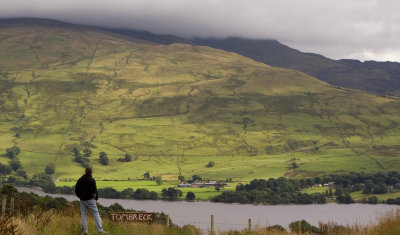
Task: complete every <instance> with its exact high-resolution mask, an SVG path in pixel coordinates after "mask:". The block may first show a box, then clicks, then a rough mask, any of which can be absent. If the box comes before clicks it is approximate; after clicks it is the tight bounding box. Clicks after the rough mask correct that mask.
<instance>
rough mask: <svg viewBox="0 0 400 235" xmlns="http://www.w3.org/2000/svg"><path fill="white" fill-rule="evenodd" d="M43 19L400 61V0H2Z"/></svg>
mask: <svg viewBox="0 0 400 235" xmlns="http://www.w3.org/2000/svg"><path fill="white" fill-rule="evenodd" d="M0 3H1V4H0V17H2V18H4V17H23V16H25V17H42V18H53V19H59V20H64V21H68V22H72V23H83V24H90V25H100V26H109V27H125V28H133V29H143V30H147V31H151V32H153V33H162V34H175V35H178V36H202V37H210V36H212V37H225V36H241V37H247V38H274V39H277V40H279V41H281V42H282V43H284V44H287V45H289V46H291V47H294V48H296V49H299V50H302V51H306V52H315V53H319V54H323V55H325V56H327V57H330V58H334V59H339V58H354V59H360V60H379V61H386V60H390V61H400V40H399V39H400V14H399V12H398V11H399V9H400V1H398V0H62V1H60V0H0Z"/></svg>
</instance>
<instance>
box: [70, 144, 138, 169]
mask: <svg viewBox="0 0 400 235" xmlns="http://www.w3.org/2000/svg"><path fill="white" fill-rule="evenodd" d="M72 152H73V155H74V156H75V158H74V161H76V162H77V163H79V164H81V165H82V166H83V167H85V168H86V167H88V166H90V159H89V157H90V156H92V150H90V149H89V148H85V149H83V151H82V152H83V155H82V154H81V152H80V150H79V148H78V147H74V148H73V150H72ZM118 161H120V162H130V161H132V155H130V154H129V153H125V155H124V157H123V158H119V159H118ZM99 162H100V164H102V165H104V166H107V165H108V164H109V159H108V156H107V153H106V152H100V153H99Z"/></svg>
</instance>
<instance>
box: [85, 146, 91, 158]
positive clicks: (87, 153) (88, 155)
mask: <svg viewBox="0 0 400 235" xmlns="http://www.w3.org/2000/svg"><path fill="white" fill-rule="evenodd" d="M83 156H84V157H90V156H92V150H90V149H88V148H85V149H84V150H83Z"/></svg>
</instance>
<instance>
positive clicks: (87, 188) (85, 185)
mask: <svg viewBox="0 0 400 235" xmlns="http://www.w3.org/2000/svg"><path fill="white" fill-rule="evenodd" d="M75 194H76V196H78V198H79V199H81V200H82V201H87V200H90V199H92V198H94V199H96V201H97V199H98V198H99V196H98V195H97V187H96V181H95V180H94V179H93V178H92V175H83V176H82V177H81V178H79V180H78V182H76V185H75ZM94 194H96V196H95V197H93V195H94Z"/></svg>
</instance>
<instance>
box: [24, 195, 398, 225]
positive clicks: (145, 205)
mask: <svg viewBox="0 0 400 235" xmlns="http://www.w3.org/2000/svg"><path fill="white" fill-rule="evenodd" d="M17 189H18V190H19V191H20V192H33V193H36V194H38V195H40V196H45V195H48V196H51V197H64V198H65V199H67V200H68V201H74V200H78V198H77V197H76V196H74V195H62V194H47V193H44V192H42V191H40V190H38V189H32V188H25V187H17ZM98 203H100V204H102V205H103V206H110V205H112V204H114V203H119V204H121V205H122V206H123V207H124V208H126V209H134V210H143V211H147V212H164V213H166V214H168V215H169V216H170V218H171V220H172V222H173V223H174V224H177V225H185V224H191V225H194V226H196V227H199V228H201V229H203V230H205V231H207V230H209V229H210V220H211V219H210V217H211V215H214V221H215V228H216V229H218V230H229V229H244V228H247V226H248V219H251V220H252V224H253V226H256V225H258V226H262V227H265V226H270V225H275V224H279V225H282V226H283V227H286V228H288V226H289V223H291V222H293V221H296V220H300V219H305V220H307V221H308V222H309V223H311V224H313V225H318V222H319V221H322V222H336V223H338V224H342V225H347V224H350V225H354V224H359V225H367V224H370V223H376V222H377V218H378V217H379V216H381V215H383V214H384V213H387V212H390V211H394V210H396V209H400V207H399V206H395V205H384V204H378V205H368V204H357V203H356V204H349V205H344V204H336V203H329V204H322V205H318V204H314V205H276V206H269V205H247V204H224V203H212V202H185V201H162V200H157V201H153V200H130V199H103V198H100V199H99V200H98Z"/></svg>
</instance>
